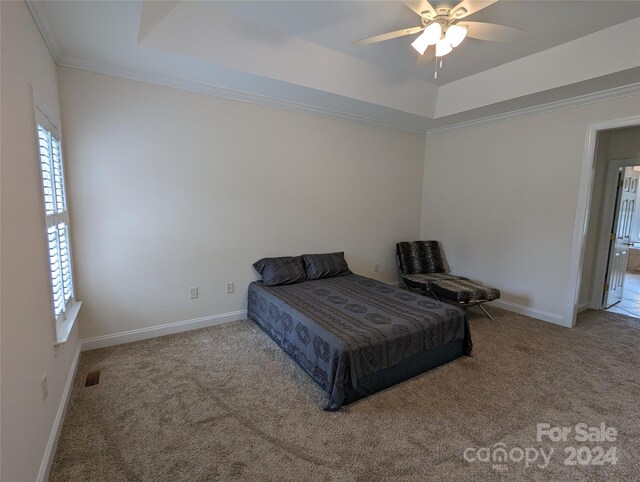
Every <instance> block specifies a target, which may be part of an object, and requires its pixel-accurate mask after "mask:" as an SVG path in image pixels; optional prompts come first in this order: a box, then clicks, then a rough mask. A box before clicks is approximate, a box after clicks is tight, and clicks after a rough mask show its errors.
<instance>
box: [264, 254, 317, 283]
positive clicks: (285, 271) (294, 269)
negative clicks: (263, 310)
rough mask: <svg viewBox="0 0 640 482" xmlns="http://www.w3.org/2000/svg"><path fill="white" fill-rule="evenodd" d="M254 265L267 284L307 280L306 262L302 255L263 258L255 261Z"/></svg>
mask: <svg viewBox="0 0 640 482" xmlns="http://www.w3.org/2000/svg"><path fill="white" fill-rule="evenodd" d="M253 267H254V268H255V269H256V271H257V272H258V273H260V275H261V276H262V282H263V283H264V284H266V285H267V286H277V285H287V284H291V283H300V282H301V281H306V280H307V273H306V272H305V271H304V263H303V262H302V257H300V256H283V257H280V258H262V259H261V260H260V261H256V262H255V263H253Z"/></svg>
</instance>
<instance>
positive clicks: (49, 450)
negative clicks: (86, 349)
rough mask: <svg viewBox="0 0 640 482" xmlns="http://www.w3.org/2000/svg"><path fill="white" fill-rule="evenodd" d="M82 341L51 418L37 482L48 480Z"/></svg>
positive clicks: (79, 343)
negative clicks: (56, 409)
mask: <svg viewBox="0 0 640 482" xmlns="http://www.w3.org/2000/svg"><path fill="white" fill-rule="evenodd" d="M81 347H82V342H78V346H77V348H76V353H75V355H74V356H73V361H72V362H71V369H70V370H69V374H68V375H67V381H66V382H65V384H64V390H63V391H62V398H61V399H60V405H58V412H57V413H56V418H55V419H54V420H53V426H52V427H51V433H50V434H49V440H48V441H47V446H46V447H45V449H44V455H43V457H42V462H41V463H40V470H38V478H37V479H36V480H37V481H38V482H45V481H47V480H49V471H50V470H51V464H52V463H53V457H54V455H55V453H56V447H57V446H58V439H59V438H60V432H61V430H62V422H63V421H64V416H65V414H66V412H67V405H68V404H69V397H70V396H71V388H72V387H73V381H74V380H75V378H76V371H77V370H78V362H79V361H80V352H81V351H82V350H81Z"/></svg>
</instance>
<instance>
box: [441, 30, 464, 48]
mask: <svg viewBox="0 0 640 482" xmlns="http://www.w3.org/2000/svg"><path fill="white" fill-rule="evenodd" d="M466 36H467V29H466V28H465V27H461V26H460V25H451V26H450V27H449V28H448V29H447V33H446V34H445V39H446V40H447V41H448V42H449V43H450V44H451V47H453V48H456V47H457V46H458V45H460V44H461V43H462V41H463V40H464V38H465V37H466Z"/></svg>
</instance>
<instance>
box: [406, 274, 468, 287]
mask: <svg viewBox="0 0 640 482" xmlns="http://www.w3.org/2000/svg"><path fill="white" fill-rule="evenodd" d="M402 279H403V281H404V282H405V284H406V285H407V286H408V287H409V288H416V289H420V290H425V291H431V287H432V285H433V283H434V282H436V281H447V280H467V279H468V278H465V277H463V276H455V275H452V274H447V273H422V274H405V275H403V276H402Z"/></svg>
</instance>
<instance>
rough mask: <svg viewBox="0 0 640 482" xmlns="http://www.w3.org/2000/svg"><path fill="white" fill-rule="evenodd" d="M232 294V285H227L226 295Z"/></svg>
mask: <svg viewBox="0 0 640 482" xmlns="http://www.w3.org/2000/svg"><path fill="white" fill-rule="evenodd" d="M231 293H233V283H227V294H228V295H230V294H231Z"/></svg>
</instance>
